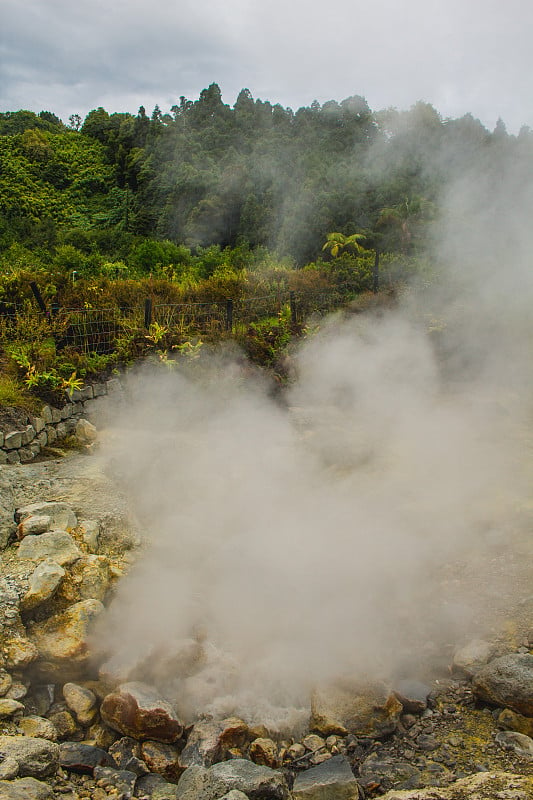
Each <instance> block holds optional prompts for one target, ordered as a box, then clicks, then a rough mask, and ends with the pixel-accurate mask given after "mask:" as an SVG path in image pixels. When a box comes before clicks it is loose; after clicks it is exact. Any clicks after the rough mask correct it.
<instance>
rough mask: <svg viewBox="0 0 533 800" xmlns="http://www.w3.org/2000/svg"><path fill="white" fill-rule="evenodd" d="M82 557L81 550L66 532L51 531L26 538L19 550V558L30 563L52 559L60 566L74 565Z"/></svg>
mask: <svg viewBox="0 0 533 800" xmlns="http://www.w3.org/2000/svg"><path fill="white" fill-rule="evenodd" d="M81 556H82V552H81V550H80V549H79V548H78V546H77V544H76V543H75V542H74V539H73V538H72V536H70V535H69V534H68V533H67V532H66V531H50V532H49V533H41V534H40V535H39V536H26V537H25V538H24V539H23V540H22V542H21V543H20V547H19V549H18V557H19V558H23V559H28V560H30V561H44V560H45V559H50V560H51V561H55V562H56V563H57V564H59V565H60V566H64V565H65V564H72V563H73V562H74V561H76V560H77V559H78V558H80V557H81Z"/></svg>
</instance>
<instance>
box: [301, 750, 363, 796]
mask: <svg viewBox="0 0 533 800" xmlns="http://www.w3.org/2000/svg"><path fill="white" fill-rule="evenodd" d="M292 797H293V798H294V800H352V798H353V800H357V798H358V797H359V787H358V785H357V781H356V779H355V777H354V774H353V772H352V770H351V767H350V762H349V761H348V760H347V759H346V758H345V757H344V756H340V755H339V756H333V757H332V758H330V759H329V761H325V762H324V763H323V764H319V765H318V766H317V767H311V768H310V769H307V770H305V772H301V773H299V774H298V775H297V776H296V778H295V781H294V786H293V787H292Z"/></svg>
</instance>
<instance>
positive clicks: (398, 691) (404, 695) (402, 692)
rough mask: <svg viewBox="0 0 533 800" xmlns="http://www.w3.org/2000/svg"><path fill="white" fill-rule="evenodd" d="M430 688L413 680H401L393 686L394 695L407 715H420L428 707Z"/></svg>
mask: <svg viewBox="0 0 533 800" xmlns="http://www.w3.org/2000/svg"><path fill="white" fill-rule="evenodd" d="M430 693H431V687H430V686H428V685H427V684H426V683H422V682H421V681H415V680H407V679H406V680H401V681H398V684H397V685H396V686H395V689H394V694H395V695H396V697H397V698H398V700H399V701H400V703H401V704H402V706H403V710H404V711H405V712H406V713H407V714H422V713H423V712H424V711H425V710H426V708H427V707H428V696H429V694H430Z"/></svg>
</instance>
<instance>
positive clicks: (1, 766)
mask: <svg viewBox="0 0 533 800" xmlns="http://www.w3.org/2000/svg"><path fill="white" fill-rule="evenodd" d="M18 774H19V763H18V761H15V759H14V758H4V759H3V761H1V762H0V781H12V780H13V778H16V777H17V775H18Z"/></svg>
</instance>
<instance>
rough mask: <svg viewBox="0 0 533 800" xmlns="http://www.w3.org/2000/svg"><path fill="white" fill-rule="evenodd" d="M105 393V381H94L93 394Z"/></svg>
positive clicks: (100, 395)
mask: <svg viewBox="0 0 533 800" xmlns="http://www.w3.org/2000/svg"><path fill="white" fill-rule="evenodd" d="M106 394H107V387H106V385H105V383H95V384H93V396H94V397H103V396H104V395H106Z"/></svg>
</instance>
